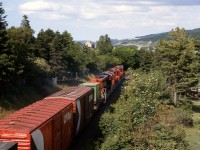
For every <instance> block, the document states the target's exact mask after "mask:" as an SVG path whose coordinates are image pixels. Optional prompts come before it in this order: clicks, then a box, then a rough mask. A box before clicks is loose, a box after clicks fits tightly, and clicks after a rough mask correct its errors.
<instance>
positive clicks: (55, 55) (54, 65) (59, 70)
mask: <svg viewBox="0 0 200 150" xmlns="http://www.w3.org/2000/svg"><path fill="white" fill-rule="evenodd" d="M55 34H56V36H55V38H54V39H53V41H52V43H51V46H50V48H51V51H50V61H49V63H50V66H51V69H52V72H53V76H54V77H58V76H60V77H61V76H62V75H63V74H64V73H65V70H64V64H63V59H62V39H61V35H60V33H59V32H56V33H55Z"/></svg>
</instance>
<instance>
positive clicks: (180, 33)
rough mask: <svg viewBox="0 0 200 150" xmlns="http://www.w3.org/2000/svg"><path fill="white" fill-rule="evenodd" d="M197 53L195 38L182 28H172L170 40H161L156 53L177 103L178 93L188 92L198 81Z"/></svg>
mask: <svg viewBox="0 0 200 150" xmlns="http://www.w3.org/2000/svg"><path fill="white" fill-rule="evenodd" d="M196 54H197V53H196V52H195V45H194V40H193V39H192V38H191V37H188V36H187V35H186V33H185V30H184V29H180V28H176V29H175V30H172V31H171V32H170V33H169V40H162V41H160V45H159V46H158V47H157V50H156V55H157V57H158V58H159V59H158V61H159V63H160V66H161V69H162V70H163V71H164V72H165V74H166V75H167V78H168V79H167V80H168V84H169V85H170V86H171V88H172V91H173V92H174V96H175V97H174V103H175V105H176V93H178V94H187V93H188V92H189V90H190V87H192V86H194V85H196V84H197V83H198V69H197V68H199V67H200V66H199V65H200V64H199V61H198V59H197V55H196Z"/></svg>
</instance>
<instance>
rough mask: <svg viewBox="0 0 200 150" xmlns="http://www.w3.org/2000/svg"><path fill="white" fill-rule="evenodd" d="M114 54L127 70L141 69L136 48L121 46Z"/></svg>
mask: <svg viewBox="0 0 200 150" xmlns="http://www.w3.org/2000/svg"><path fill="white" fill-rule="evenodd" d="M112 53H113V55H114V56H116V57H118V58H119V59H120V61H121V63H122V64H123V65H124V68H125V69H128V68H132V69H137V68H138V67H139V59H138V55H137V51H136V48H135V47H128V46H119V47H116V48H115V49H114V50H113V52H112Z"/></svg>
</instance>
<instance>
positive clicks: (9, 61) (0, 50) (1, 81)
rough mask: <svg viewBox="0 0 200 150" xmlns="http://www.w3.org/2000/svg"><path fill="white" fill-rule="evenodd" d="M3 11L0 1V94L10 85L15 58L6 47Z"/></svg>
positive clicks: (6, 36) (5, 24)
mask: <svg viewBox="0 0 200 150" xmlns="http://www.w3.org/2000/svg"><path fill="white" fill-rule="evenodd" d="M4 13H5V11H4V9H3V8H2V3H0V70H1V73H0V94H2V93H5V92H6V91H7V90H8V89H9V88H10V87H11V86H12V85H11V84H10V80H11V79H12V75H13V72H14V62H13V59H14V58H15V56H14V54H13V51H11V50H10V49H9V48H8V35H7V30H6V27H7V22H6V20H5V19H6V15H4Z"/></svg>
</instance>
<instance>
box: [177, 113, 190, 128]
mask: <svg viewBox="0 0 200 150" xmlns="http://www.w3.org/2000/svg"><path fill="white" fill-rule="evenodd" d="M175 115H176V122H177V123H178V124H181V125H184V126H188V127H192V126H193V119H192V116H191V115H190V114H189V113H188V112H187V111H185V110H182V109H179V110H177V111H176V112H175Z"/></svg>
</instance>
